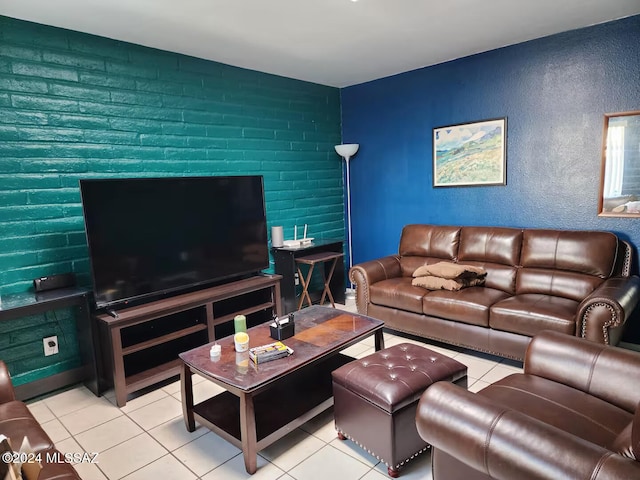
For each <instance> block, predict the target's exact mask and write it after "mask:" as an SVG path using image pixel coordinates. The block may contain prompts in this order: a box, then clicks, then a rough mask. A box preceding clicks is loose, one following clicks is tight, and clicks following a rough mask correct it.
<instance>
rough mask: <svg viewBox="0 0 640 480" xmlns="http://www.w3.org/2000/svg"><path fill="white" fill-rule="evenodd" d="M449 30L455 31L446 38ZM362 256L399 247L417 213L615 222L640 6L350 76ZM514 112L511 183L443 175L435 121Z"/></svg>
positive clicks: (506, 222) (630, 227)
mask: <svg viewBox="0 0 640 480" xmlns="http://www.w3.org/2000/svg"><path fill="white" fill-rule="evenodd" d="M443 41H445V40H443ZM341 96H342V115H343V117H342V122H343V141H344V142H349V143H350V142H354V143H360V151H359V152H358V154H357V155H356V156H355V157H354V158H353V159H352V162H351V182H352V214H353V257H354V263H358V262H362V261H365V260H369V259H372V258H377V257H380V256H382V255H387V254H389V253H395V252H396V251H397V248H398V239H399V235H400V231H401V229H402V227H403V226H404V225H405V224H408V223H435V224H452V225H500V226H515V227H539V228H546V227H549V228H566V229H602V230H611V231H614V232H616V233H618V234H620V235H621V236H622V237H623V238H625V239H628V240H630V241H632V242H633V243H634V244H635V245H636V246H640V219H616V218H600V217H598V216H597V213H598V212H597V210H598V189H599V184H600V162H601V148H602V129H603V114H604V113H607V112H620V111H627V110H640V16H636V17H631V18H627V19H623V20H620V21H616V22H611V23H607V24H603V25H598V26H594V27H589V28H585V29H580V30H576V31H571V32H566V33H562V34H559V35H554V36H550V37H547V38H543V39H539V40H534V41H531V42H527V43H523V44H519V45H515V46H510V47H506V48H502V49H498V50H494V51H490V52H487V53H482V54H479V55H474V56H471V57H467V58H463V59H459V60H455V61H451V62H448V63H445V64H441V65H437V66H433V67H428V68H424V69H420V70H416V71H412V72H409V73H405V74H401V75H397V76H393V77H388V78H384V79H381V80H377V81H373V82H369V83H366V84H361V85H357V86H354V87H349V88H345V89H343V90H342V91H341ZM496 117H507V121H508V127H507V137H508V138H507V149H508V151H507V185H506V186H499V187H457V188H438V189H434V188H433V187H432V174H431V169H432V148H433V145H432V139H431V138H432V129H433V128H434V127H439V126H443V125H451V124H457V123H465V122H470V121H476V120H483V119H490V118H496Z"/></svg>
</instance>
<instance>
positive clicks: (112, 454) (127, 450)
mask: <svg viewBox="0 0 640 480" xmlns="http://www.w3.org/2000/svg"><path fill="white" fill-rule="evenodd" d="M340 308H345V309H348V310H353V306H352V305H350V304H349V303H348V305H347V306H346V307H345V306H340ZM405 341H409V342H413V343H417V344H421V342H419V341H416V340H411V339H407V338H404V337H400V336H397V335H392V334H389V333H385V345H386V346H392V345H395V344H397V343H401V342H405ZM427 346H428V347H429V348H431V349H433V350H437V351H438V352H441V353H444V354H446V355H449V356H451V357H454V358H456V359H457V360H459V361H460V362H462V363H464V364H465V365H467V367H468V374H469V389H470V390H472V391H476V390H478V389H481V388H483V387H484V386H486V385H487V384H489V383H491V382H494V381H496V380H498V379H500V378H502V377H504V376H506V375H509V374H511V373H513V372H519V371H521V365H520V364H518V363H517V362H510V361H507V360H503V359H500V358H496V357H490V356H486V355H482V354H478V353H473V352H470V351H462V350H454V349H451V348H447V347H445V346H443V345H433V344H427ZM373 351H374V347H373V339H372V338H370V339H367V340H365V341H363V342H361V343H359V344H357V345H354V346H352V347H350V348H348V349H347V350H346V353H348V354H349V355H352V356H354V357H362V356H364V355H368V354H370V353H372V352H373ZM196 382H197V383H196V384H195V385H194V395H195V397H196V402H197V401H199V399H203V398H207V397H210V396H212V395H214V394H217V393H219V392H220V389H219V387H217V386H215V385H213V384H211V383H210V382H207V381H203V380H202V379H200V380H196ZM28 404H29V408H30V409H31V411H32V412H33V414H34V415H35V417H36V418H37V419H38V420H39V421H40V422H41V424H42V426H43V427H44V429H45V430H46V431H47V433H48V434H49V436H50V437H51V438H52V440H53V441H54V442H55V443H56V446H57V447H58V449H59V450H60V451H62V452H64V453H82V452H88V453H93V452H96V453H97V454H98V455H97V456H96V457H95V459H96V461H97V463H79V464H76V469H77V470H78V472H79V473H80V475H81V477H82V478H83V479H84V480H105V479H108V480H116V479H120V478H123V479H126V480H156V479H159V478H162V479H165V478H166V479H175V480H196V479H201V480H218V479H220V480H222V479H224V480H233V479H245V478H248V477H250V476H249V475H248V474H247V473H246V471H245V469H244V461H243V457H242V453H241V451H240V450H239V449H238V448H236V447H234V446H233V445H231V444H230V443H228V442H226V441H225V440H223V439H222V438H220V437H218V436H217V435H216V434H214V433H212V432H210V431H209V430H207V428H205V427H203V426H198V428H197V429H196V430H195V432H193V433H189V432H187V431H186V429H185V426H184V422H183V420H182V407H181V403H180V383H179V381H174V382H172V383H169V384H166V385H164V386H162V387H161V388H157V389H155V390H151V391H149V392H148V393H144V394H142V395H140V396H137V397H136V398H130V399H129V401H128V402H127V404H126V406H124V407H123V408H118V407H117V406H116V405H115V396H114V393H113V391H110V392H107V394H106V395H105V396H103V397H100V398H98V397H96V396H95V395H93V394H92V393H91V392H90V391H89V390H87V389H86V388H85V387H83V386H77V387H75V388H71V389H68V390H66V391H64V392H61V393H56V394H54V395H51V396H48V397H45V398H40V399H36V400H34V401H31V402H28ZM386 471H387V468H386V466H385V465H384V464H382V463H381V462H379V461H378V460H376V459H375V458H374V457H372V456H371V455H369V454H368V453H367V452H365V451H364V450H363V449H361V448H359V447H358V446H357V445H355V444H353V443H352V442H350V441H341V440H338V439H337V437H336V433H335V430H334V425H333V412H332V410H328V411H326V412H325V413H323V414H320V415H319V416H317V417H315V418H314V419H312V420H311V421H309V422H307V423H306V424H304V425H302V426H301V427H300V428H297V429H296V430H294V431H293V432H291V433H290V434H289V435H287V436H286V437H284V438H282V439H281V440H279V441H278V442H276V443H274V444H273V445H271V446H269V447H268V448H266V449H264V450H262V451H260V452H259V456H258V471H257V472H256V473H255V474H254V475H253V478H254V479H256V480H271V479H282V480H291V479H297V480H315V479H318V480H320V479H322V480H324V479H326V478H332V477H333V478H340V479H341V480H356V479H362V480H382V479H385V478H389V477H388V476H387V475H386ZM400 478H402V479H403V480H417V479H420V480H424V479H430V478H431V467H430V458H429V454H428V453H427V454H424V455H422V456H420V457H418V458H417V459H416V460H413V461H412V462H410V463H409V464H408V465H407V467H405V469H404V470H402V472H401V477H400Z"/></svg>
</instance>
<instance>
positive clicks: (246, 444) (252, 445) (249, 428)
mask: <svg viewBox="0 0 640 480" xmlns="http://www.w3.org/2000/svg"><path fill="white" fill-rule="evenodd" d="M240 438H241V439H242V454H243V455H244V467H245V468H246V470H247V473H249V474H254V473H256V470H257V469H258V446H257V441H258V440H257V436H256V412H255V410H254V408H253V396H251V395H249V394H242V395H240Z"/></svg>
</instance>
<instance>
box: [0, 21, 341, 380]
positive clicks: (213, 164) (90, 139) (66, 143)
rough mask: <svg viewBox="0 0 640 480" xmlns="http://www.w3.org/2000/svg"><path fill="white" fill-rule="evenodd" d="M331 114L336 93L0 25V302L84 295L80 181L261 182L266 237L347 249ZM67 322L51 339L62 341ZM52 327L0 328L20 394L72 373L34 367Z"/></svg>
mask: <svg viewBox="0 0 640 480" xmlns="http://www.w3.org/2000/svg"><path fill="white" fill-rule="evenodd" d="M340 114H341V112H340V92H339V90H338V89H335V88H331V87H326V86H321V85H316V84H311V83H307V82H301V81H297V80H293V79H287V78H283V77H277V76H273V75H268V74H263V73H259V72H255V71H250V70H245V69H240V68H235V67H231V66H228V65H224V64H220V63H215V62H210V61H205V60H200V59H197V58H192V57H187V56H184V55H178V54H174V53H169V52H164V51H159V50H153V49H149V48H145V47H142V46H138V45H132V44H127V43H124V42H119V41H114V40H109V39H105V38H101V37H95V36H91V35H86V34H81V33H77V32H72V31H68V30H63V29H58V28H53V27H46V26H42V25H38V24H33V23H28V22H23V21H19V20H15V19H10V18H7V17H0V231H1V232H2V234H1V235H0V294H10V293H16V292H24V291H28V290H29V289H30V288H31V280H32V279H33V278H35V277H38V276H42V275H49V274H55V273H61V272H66V271H73V272H75V273H76V274H77V275H78V278H79V282H80V283H81V284H86V285H89V284H90V279H89V274H88V270H89V263H88V259H87V248H86V241H85V238H84V230H83V219H82V209H81V203H80V194H79V190H78V181H79V180H80V179H81V178H92V177H125V176H131V177H133V176H136V177H138V176H168V175H174V176H198V175H224V174H232V175H233V174H260V175H263V176H264V184H265V193H266V207H267V220H268V226H269V227H270V226H272V225H283V226H284V228H285V236H286V237H287V238H289V237H292V235H293V226H294V225H296V224H297V225H303V224H305V223H307V224H308V225H309V234H310V236H314V237H316V238H344V202H343V195H344V192H343V177H342V162H341V160H340V158H339V157H338V156H337V155H336V154H335V151H334V149H333V146H334V145H335V144H336V143H340V131H341V127H340ZM74 322H75V320H74V317H73V314H72V312H71V313H66V314H59V315H58V318H57V320H56V323H55V325H49V330H50V329H51V328H52V327H55V328H57V329H59V330H62V331H65V332H67V333H66V334H65V335H66V336H65V339H66V341H67V342H68V343H73V342H74V341H75V338H74V336H73V334H72V332H73V328H72V327H73V326H74ZM50 323H51V322H50V319H49V318H45V317H39V318H29V319H19V320H16V321H10V322H4V324H3V325H2V331H1V333H2V336H3V341H2V343H0V358H3V359H4V360H5V361H7V362H8V364H9V367H10V370H11V372H12V375H14V379H15V380H16V382H17V383H23V382H24V381H31V380H33V379H34V378H41V377H42V376H47V375H50V374H52V373H56V372H58V371H63V370H66V369H68V368H70V367H71V366H73V364H74V361H75V357H77V347H74V346H69V348H68V349H67V348H65V346H64V345H62V344H61V355H60V356H55V357H47V358H45V357H44V356H43V354H42V334H43V332H44V330H43V328H44V327H43V328H40V327H41V326H46V325H47V324H50ZM25 325H33V326H37V328H25ZM49 330H47V331H49ZM4 337H6V338H4ZM74 348H75V350H74ZM62 350H65V351H67V350H68V355H67V354H66V353H65V355H64V356H63V355H62Z"/></svg>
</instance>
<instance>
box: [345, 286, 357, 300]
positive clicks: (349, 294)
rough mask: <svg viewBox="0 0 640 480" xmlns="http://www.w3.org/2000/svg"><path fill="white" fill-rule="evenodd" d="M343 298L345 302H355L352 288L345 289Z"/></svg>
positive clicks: (354, 292) (354, 293)
mask: <svg viewBox="0 0 640 480" xmlns="http://www.w3.org/2000/svg"><path fill="white" fill-rule="evenodd" d="M344 296H345V298H346V299H347V300H355V299H356V291H355V289H353V288H347V289H346V290H345V292H344Z"/></svg>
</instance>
